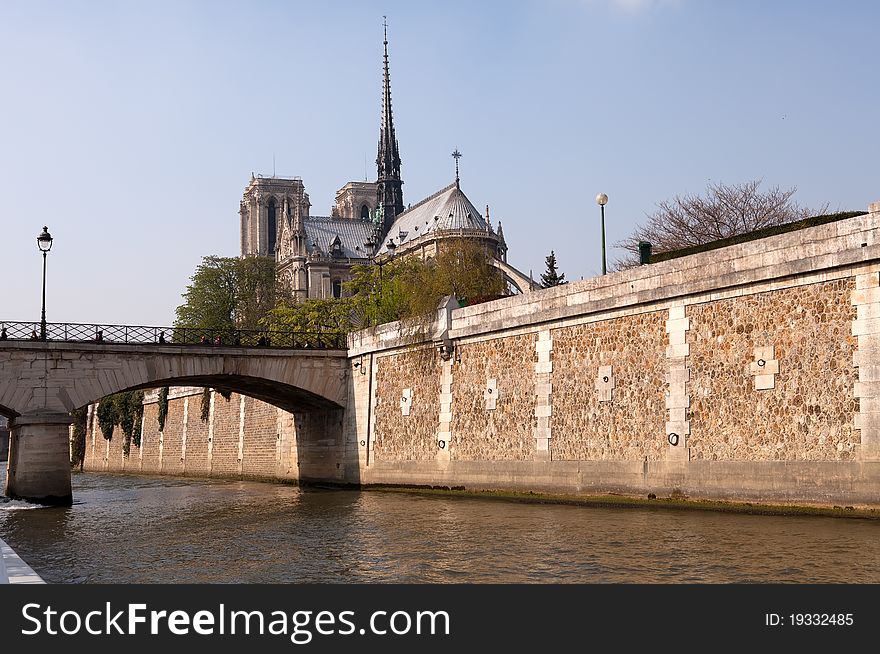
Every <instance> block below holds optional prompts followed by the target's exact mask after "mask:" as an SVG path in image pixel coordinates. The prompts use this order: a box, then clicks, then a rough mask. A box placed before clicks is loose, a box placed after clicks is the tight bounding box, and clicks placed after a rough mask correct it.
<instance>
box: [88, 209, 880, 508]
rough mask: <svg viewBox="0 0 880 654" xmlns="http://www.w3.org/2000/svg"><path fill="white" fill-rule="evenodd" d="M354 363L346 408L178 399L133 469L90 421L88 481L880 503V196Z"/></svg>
mask: <svg viewBox="0 0 880 654" xmlns="http://www.w3.org/2000/svg"><path fill="white" fill-rule="evenodd" d="M348 354H349V359H348V371H347V382H346V383H347V384H348V397H347V401H346V403H345V405H346V408H345V410H344V412H343V411H339V412H338V415H336V414H331V413H315V412H309V411H303V413H288V412H286V411H282V410H281V409H277V408H275V407H273V406H270V405H268V404H265V403H263V402H260V401H258V400H254V399H252V398H250V397H244V396H241V395H233V396H232V398H231V400H229V401H227V400H225V399H224V398H223V397H222V396H221V395H219V394H216V393H212V394H211V401H210V407H209V409H210V410H209V415H208V420H207V421H202V420H201V417H200V415H201V390H200V389H172V395H171V399H170V401H169V409H168V417H167V420H166V425H165V429H164V430H163V431H162V432H161V433H160V432H159V431H158V424H157V421H156V412H157V406H156V403H155V399H154V398H148V401H147V403H146V406H145V413H144V430H143V432H144V435H143V440H142V443H141V447H139V448H136V447H134V446H132V448H131V451H130V453H129V455H128V457H126V456H124V455H123V452H122V445H121V440H122V439H121V434H119V435H115V436H114V437H113V440H112V441H110V442H109V443H108V442H107V441H105V440H104V439H103V438H102V437H101V435H100V430H99V428H98V427H97V426H96V425H94V424H92V423H90V425H91V427H90V431H89V434H88V436H87V448H86V449H87V459H86V468H87V469H90V470H119V471H124V470H129V471H136V472H145V473H158V474H185V475H200V476H220V477H231V478H260V479H281V480H290V481H297V480H300V481H306V480H308V481H327V482H344V483H351V484H360V485H364V486H369V485H386V484H390V485H417V486H435V487H464V488H467V489H472V490H483V489H499V490H502V489H503V490H513V491H522V492H529V491H535V492H554V493H567V494H573V495H577V494H597V493H623V494H631V495H642V496H644V495H647V494H650V493H654V494H656V495H658V496H664V495H684V496H689V497H692V498H711V499H724V500H741V501H765V502H797V503H817V504H840V505H849V504H863V505H875V506H880V365H878V362H880V203H876V204H873V205H871V206H870V207H869V212H868V213H867V214H865V215H863V216H859V217H855V218H849V219H845V220H841V221H837V222H834V223H829V224H826V225H821V226H818V227H811V228H808V229H802V230H798V231H794V232H790V233H787V234H782V235H778V236H774V237H770V238H765V239H761V240H756V241H752V242H748V243H742V244H739V245H734V246H730V247H726V248H722V249H718V250H714V251H710V252H704V253H701V254H695V255H691V256H687V257H682V258H679V259H673V260H669V261H664V262H661V263H656V264H650V265H645V266H640V267H638V268H634V269H631V270H626V271H622V272H617V273H612V274H609V275H605V276H601V277H596V278H593V279H588V280H583V281H579V282H573V283H570V284H567V285H564V286H560V287H555V288H551V289H545V290H541V291H535V292H531V293H527V294H524V295H518V296H514V297H510V298H506V299H502V300H497V301H494V302H488V303H484V304H480V305H476V306H472V307H465V308H460V309H459V308H456V309H452V308H441V309H440V310H438V316H437V320H436V322H435V324H434V326H433V327H432V328H430V329H429V330H427V332H426V333H425V334H422V335H414V334H412V333H406V330H405V328H404V327H403V326H401V325H399V324H388V325H381V326H379V327H377V328H375V329H372V330H367V331H363V332H359V333H357V334H353V335H352V336H351V337H350V339H349V352H348ZM93 422H96V421H93Z"/></svg>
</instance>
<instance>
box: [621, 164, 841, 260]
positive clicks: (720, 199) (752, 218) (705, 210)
mask: <svg viewBox="0 0 880 654" xmlns="http://www.w3.org/2000/svg"><path fill="white" fill-rule="evenodd" d="M761 182H762V180H760V179H756V180H751V181H748V182H744V183H741V184H729V185H728V184H723V183H721V182H717V183H713V184H709V185H708V186H707V188H706V191H705V192H704V194H702V195H676V196H675V197H674V198H672V199H671V200H664V201H662V202H660V203H659V204H658V205H657V210H656V211H654V213H652V214H649V215H648V220H647V222H646V223H645V224H644V225H642V226H639V227H637V228H636V230H635V231H634V232H633V233H632V234H631V235H630V236H629V237H628V238H626V239H624V240H623V241H621V242H619V243H617V246H618V247H621V248H623V249H624V250H626V251H627V252H628V253H629V254H628V256H627V257H626V258H624V259H623V260H621V261H618V262H617V264H616V267H617V268H628V267H630V266H633V265H636V264H638V261H639V258H638V253H639V242H640V241H647V242H649V243H651V245H652V249H653V250H654V251H655V252H668V251H671V250H678V249H681V248H686V247H691V246H694V245H702V244H704V243H709V242H711V241H716V240H720V239H724V238H729V237H731V236H737V235H740V234H745V233H748V232H752V231H755V230H758V229H762V228H765V227H772V226H775V225H781V224H784V223H789V222H792V221H795V220H801V219H803V218H806V217H808V216H810V215H815V214H816V213H822V212H823V211H825V210H827V207H823V208H822V209H819V210H810V209H806V208H804V207H802V206H800V205H799V204H798V203H797V202H795V201H794V200H793V197H794V194H795V192H796V190H797V189H796V188H794V187H792V188H790V189H785V190H783V189H780V188H779V187H778V186H773V187H770V188H768V189H767V190H761V188H760V186H761Z"/></svg>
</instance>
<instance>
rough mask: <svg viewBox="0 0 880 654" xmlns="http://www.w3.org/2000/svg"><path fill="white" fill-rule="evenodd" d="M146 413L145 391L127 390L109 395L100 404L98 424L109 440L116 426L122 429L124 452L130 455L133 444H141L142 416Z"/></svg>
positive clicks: (136, 445)
mask: <svg viewBox="0 0 880 654" xmlns="http://www.w3.org/2000/svg"><path fill="white" fill-rule="evenodd" d="M143 415H144V392H143V391H126V392H125V393H116V394H115V395H108V396H107V397H105V398H104V399H103V400H101V402H100V404H98V426H99V427H100V428H101V433H102V434H103V435H104V438H106V439H107V440H108V441H109V440H112V439H113V432H114V431H115V428H116V427H119V428H120V429H122V434H123V441H122V453H123V454H124V455H125V456H128V454H129V452H130V450H131V444H132V443H134V445H135V447H140V446H141V418H142V417H143Z"/></svg>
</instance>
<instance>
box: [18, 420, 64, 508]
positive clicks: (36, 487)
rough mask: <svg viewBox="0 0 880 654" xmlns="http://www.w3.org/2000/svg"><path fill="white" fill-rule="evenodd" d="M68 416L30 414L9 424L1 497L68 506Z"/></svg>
mask: <svg viewBox="0 0 880 654" xmlns="http://www.w3.org/2000/svg"><path fill="white" fill-rule="evenodd" d="M70 422H71V418H70V414H69V413H31V414H24V415H21V416H18V417H17V418H15V419H14V420H13V421H12V422H11V424H10V427H11V438H10V449H9V467H8V472H7V475H6V489H5V491H4V492H5V494H6V495H7V496H9V497H11V498H13V499H21V500H27V501H29V502H38V503H40V504H52V505H60V506H70V505H71V504H72V503H73V495H72V493H71V491H70V444H69V441H68V435H69V426H70Z"/></svg>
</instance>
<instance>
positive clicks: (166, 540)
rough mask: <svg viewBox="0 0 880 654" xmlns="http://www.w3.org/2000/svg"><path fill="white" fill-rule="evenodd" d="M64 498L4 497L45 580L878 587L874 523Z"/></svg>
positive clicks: (231, 493)
mask: <svg viewBox="0 0 880 654" xmlns="http://www.w3.org/2000/svg"><path fill="white" fill-rule="evenodd" d="M3 477H5V471H0V483H2V481H3ZM73 486H74V497H75V498H76V501H75V503H74V505H73V506H72V507H68V508H61V507H39V505H32V504H28V503H26V502H17V501H3V500H0V537H2V538H3V539H4V540H6V541H7V542H8V543H9V544H10V545H12V546H13V547H14V548H15V549H16V551H17V552H18V553H19V554H20V555H21V556H22V557H23V558H24V559H25V561H27V562H28V564H29V565H31V567H33V568H34V569H35V570H36V571H37V573H38V574H40V575H41V576H42V577H43V578H44V579H46V580H47V581H49V582H63V583H121V582H126V583H162V582H167V583H186V582H190V583H207V582H215V583H230V582H232V583H255V582H264V583H291V582H301V583H308V582H319V583H320V582H323V583H340V582H354V583H406V582H413V583H546V582H557V583H737V582H738V583H765V582H780V583H787V582H793V583H803V582H834V583H841V582H843V583H867V582H871V583H878V582H880V569H878V568H877V566H876V565H871V562H874V561H878V560H880V522H877V521H867V520H841V519H831V518H815V517H780V516H749V515H732V514H722V513H711V512H704V511H700V512H685V511H663V510H657V509H654V508H651V509H644V510H642V509H632V508H629V509H612V508H591V507H577V506H562V505H552V504H521V503H513V502H504V501H498V500H494V499H492V500H489V499H482V498H461V497H455V498H452V497H444V496H418V495H411V494H402V493H386V492H359V491H349V490H316V489H300V488H297V487H295V486H288V485H281V484H262V483H256V482H240V481H228V480H205V479H185V478H157V477H136V476H123V475H97V474H76V475H74V477H73ZM36 508H40V509H41V510H39V511H35V510H32V509H36Z"/></svg>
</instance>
